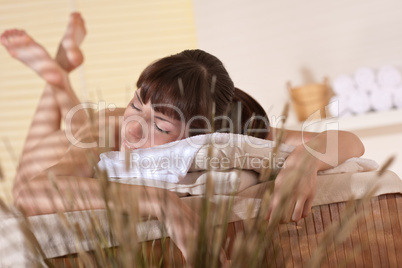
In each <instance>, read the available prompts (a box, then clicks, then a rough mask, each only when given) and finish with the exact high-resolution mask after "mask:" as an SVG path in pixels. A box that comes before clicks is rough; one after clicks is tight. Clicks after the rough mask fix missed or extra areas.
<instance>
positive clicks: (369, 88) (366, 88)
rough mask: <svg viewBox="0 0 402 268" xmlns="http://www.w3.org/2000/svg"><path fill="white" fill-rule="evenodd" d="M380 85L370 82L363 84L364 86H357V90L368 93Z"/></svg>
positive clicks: (377, 88)
mask: <svg viewBox="0 0 402 268" xmlns="http://www.w3.org/2000/svg"><path fill="white" fill-rule="evenodd" d="M379 89H380V86H379V85H378V84H376V83H372V84H370V85H365V86H358V87H357V91H359V92H363V93H366V94H370V93H371V92H373V91H376V90H379Z"/></svg>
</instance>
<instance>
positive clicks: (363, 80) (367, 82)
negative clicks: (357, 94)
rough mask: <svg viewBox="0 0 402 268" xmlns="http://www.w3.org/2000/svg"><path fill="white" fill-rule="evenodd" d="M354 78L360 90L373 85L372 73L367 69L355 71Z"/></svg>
mask: <svg viewBox="0 0 402 268" xmlns="http://www.w3.org/2000/svg"><path fill="white" fill-rule="evenodd" d="M354 78H355V82H356V85H357V87H361V88H366V87H370V86H371V85H372V84H374V83H375V74H374V71H373V70H372V69H371V68H367V67H364V68H359V69H357V70H356V72H355V75H354Z"/></svg>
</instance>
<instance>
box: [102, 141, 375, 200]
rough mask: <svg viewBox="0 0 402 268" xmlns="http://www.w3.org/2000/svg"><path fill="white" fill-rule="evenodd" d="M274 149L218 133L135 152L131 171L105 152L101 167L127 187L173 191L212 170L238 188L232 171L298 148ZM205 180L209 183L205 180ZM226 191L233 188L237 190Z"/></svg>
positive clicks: (279, 159) (274, 161)
mask: <svg viewBox="0 0 402 268" xmlns="http://www.w3.org/2000/svg"><path fill="white" fill-rule="evenodd" d="M202 143H204V144H202ZM207 144H213V153H212V154H210V151H209V148H208V146H203V145H207ZM185 147H191V148H185ZM274 147H275V143H274V142H273V141H269V140H263V139H257V138H253V137H249V136H244V135H236V134H225V133H214V134H207V135H200V136H195V137H191V138H188V139H184V140H180V141H176V142H174V143H171V144H166V145H163V146H158V147H153V148H148V149H142V150H138V151H140V152H137V151H133V152H132V153H131V154H132V155H131V159H134V160H135V161H136V162H135V163H134V164H131V165H130V166H131V167H130V168H129V170H127V169H126V164H125V160H124V158H123V156H124V153H123V154H120V152H108V153H103V154H102V155H101V161H100V162H99V163H98V166H99V168H101V169H104V170H106V171H107V173H108V175H109V177H110V180H112V181H117V182H122V183H127V184H139V185H143V184H144V183H143V179H150V180H154V181H160V182H161V183H160V187H163V188H172V185H170V184H171V183H178V182H179V181H180V180H181V181H180V182H181V183H182V184H186V187H191V186H189V185H188V181H187V182H186V180H183V179H184V178H185V176H186V174H187V172H188V171H192V172H195V171H200V172H205V171H210V170H212V171H223V172H226V173H227V174H226V175H224V174H220V176H221V177H219V178H220V182H219V183H220V184H222V182H224V181H226V183H231V184H233V185H235V184H237V183H238V182H236V181H234V180H231V179H229V180H228V179H227V177H226V178H224V176H229V177H231V178H234V176H233V174H230V173H229V172H228V171H230V170H233V169H237V170H239V169H242V170H250V171H253V172H254V171H255V172H259V171H260V170H261V169H262V168H264V167H266V165H267V164H269V165H270V167H278V163H283V162H284V161H285V159H286V157H287V156H288V155H289V154H290V153H291V152H292V150H293V149H294V146H290V145H285V144H282V145H281V146H280V147H279V152H278V153H277V154H274V152H273V148H274ZM133 155H134V158H133ZM119 156H121V157H122V158H119ZM141 159H146V164H143V163H142V162H141ZM341 165H342V164H341ZM373 165H374V164H373ZM373 165H368V166H367V165H363V166H362V167H360V168H359V169H357V170H356V169H347V170H349V172H353V171H361V170H365V171H368V170H373ZM331 172H332V173H334V172H338V171H336V170H333V171H331V170H327V171H326V174H329V173H331ZM138 178H140V179H138ZM202 181H203V182H205V180H203V179H202ZM185 182H186V183H185ZM190 182H191V183H193V184H199V183H200V181H198V182H197V178H195V180H194V179H193V180H190ZM191 183H190V184H191ZM157 184H158V183H157V182H155V184H154V183H152V186H154V187H158V186H157ZM146 185H148V183H146ZM149 186H150V185H149ZM226 188H230V189H233V187H226ZM218 192H220V190H219V191H218ZM220 193H221V192H220Z"/></svg>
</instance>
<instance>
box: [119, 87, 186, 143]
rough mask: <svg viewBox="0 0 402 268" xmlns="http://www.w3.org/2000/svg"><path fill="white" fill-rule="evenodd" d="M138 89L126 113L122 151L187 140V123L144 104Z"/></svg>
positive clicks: (122, 135)
mask: <svg viewBox="0 0 402 268" xmlns="http://www.w3.org/2000/svg"><path fill="white" fill-rule="evenodd" d="M139 93H140V89H138V90H137V91H136V92H135V94H134V97H133V99H132V100H131V101H130V103H129V104H128V106H127V108H126V110H125V112H124V123H123V127H122V131H121V148H120V150H121V151H126V150H129V151H132V150H135V149H139V148H149V147H153V146H157V145H161V144H165V143H169V142H172V141H176V140H180V139H183V138H185V137H186V136H187V135H186V134H185V123H184V122H182V121H180V120H177V119H174V118H172V117H169V116H166V115H164V114H162V113H158V112H156V111H155V110H154V109H153V108H152V105H151V103H150V102H149V101H148V103H143V101H142V100H141V98H140V94H139Z"/></svg>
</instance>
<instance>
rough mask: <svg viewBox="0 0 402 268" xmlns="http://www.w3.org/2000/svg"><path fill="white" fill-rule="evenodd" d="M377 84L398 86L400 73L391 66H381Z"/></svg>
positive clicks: (400, 78)
mask: <svg viewBox="0 0 402 268" xmlns="http://www.w3.org/2000/svg"><path fill="white" fill-rule="evenodd" d="M377 79H378V83H379V84H380V85H381V86H398V85H399V84H400V83H401V80H402V77H401V73H400V72H399V71H398V70H397V69H396V68H395V67H393V66H383V67H381V68H380V70H379V71H378V78H377Z"/></svg>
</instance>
